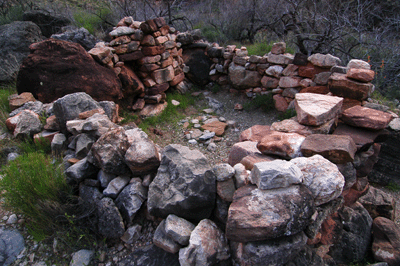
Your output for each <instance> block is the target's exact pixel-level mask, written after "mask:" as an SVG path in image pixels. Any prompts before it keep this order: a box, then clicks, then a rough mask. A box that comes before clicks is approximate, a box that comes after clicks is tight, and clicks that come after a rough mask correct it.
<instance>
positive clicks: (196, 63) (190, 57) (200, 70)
mask: <svg viewBox="0 0 400 266" xmlns="http://www.w3.org/2000/svg"><path fill="white" fill-rule="evenodd" d="M182 59H183V61H184V63H185V65H187V66H189V68H190V70H189V72H188V73H186V76H187V78H188V79H190V80H191V81H192V82H194V83H197V84H199V85H206V84H207V83H208V82H209V79H210V78H209V75H208V74H209V72H210V67H211V65H212V61H211V60H210V58H209V57H208V56H206V55H205V51H204V50H203V49H201V48H198V49H184V51H183V55H182Z"/></svg>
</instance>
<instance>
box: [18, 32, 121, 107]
mask: <svg viewBox="0 0 400 266" xmlns="http://www.w3.org/2000/svg"><path fill="white" fill-rule="evenodd" d="M30 49H31V54H30V55H29V56H28V57H27V58H26V59H25V60H24V61H23V63H22V66H21V68H20V71H19V73H18V77H17V91H18V93H22V92H31V93H32V94H33V96H35V98H37V99H39V100H40V101H41V102H43V103H49V102H52V101H54V100H56V99H58V98H61V97H63V96H64V95H67V94H70V93H74V92H86V93H87V94H89V95H90V96H92V97H93V98H94V99H95V100H97V101H116V100H119V99H121V98H122V97H123V93H122V90H121V82H120V80H119V79H118V77H117V75H116V74H115V73H114V71H113V70H112V69H108V68H105V67H103V66H101V65H99V64H98V63H96V62H95V61H94V59H93V58H92V57H91V56H90V55H89V54H88V53H87V52H86V51H85V49H83V48H82V46H81V45H79V44H76V43H72V42H66V41H60V40H54V39H49V40H45V41H42V42H39V43H35V44H32V45H31V46H30Z"/></svg>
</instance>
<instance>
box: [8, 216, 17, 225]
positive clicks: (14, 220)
mask: <svg viewBox="0 0 400 266" xmlns="http://www.w3.org/2000/svg"><path fill="white" fill-rule="evenodd" d="M17 222H18V217H17V215H16V214H11V215H10V217H8V219H7V224H16V223H17Z"/></svg>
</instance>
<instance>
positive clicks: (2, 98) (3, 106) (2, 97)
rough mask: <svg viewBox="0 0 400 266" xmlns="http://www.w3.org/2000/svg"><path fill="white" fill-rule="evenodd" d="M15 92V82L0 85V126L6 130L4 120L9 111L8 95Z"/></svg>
mask: <svg viewBox="0 0 400 266" xmlns="http://www.w3.org/2000/svg"><path fill="white" fill-rule="evenodd" d="M14 93H16V89H15V84H9V85H3V86H1V87H0V127H2V128H3V129H4V130H6V120H7V118H8V117H9V116H8V114H9V113H10V112H11V110H10V106H9V104H8V97H9V96H10V95H11V94H14Z"/></svg>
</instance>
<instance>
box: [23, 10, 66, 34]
mask: <svg viewBox="0 0 400 266" xmlns="http://www.w3.org/2000/svg"><path fill="white" fill-rule="evenodd" d="M22 19H23V20H24V21H32V22H33V23H35V24H36V25H38V26H39V28H40V30H41V31H42V34H43V35H44V36H46V37H47V38H49V37H50V36H51V35H52V34H54V33H57V32H58V31H60V30H61V28H62V27H64V26H67V25H68V24H70V23H71V21H70V20H69V19H67V18H66V17H62V16H57V15H53V14H51V13H50V12H48V11H46V10H31V11H26V12H24V15H23V17H22Z"/></svg>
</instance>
